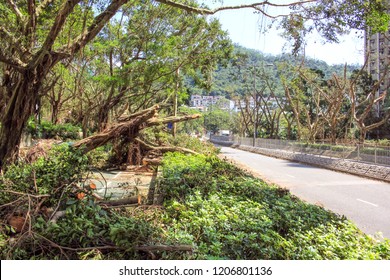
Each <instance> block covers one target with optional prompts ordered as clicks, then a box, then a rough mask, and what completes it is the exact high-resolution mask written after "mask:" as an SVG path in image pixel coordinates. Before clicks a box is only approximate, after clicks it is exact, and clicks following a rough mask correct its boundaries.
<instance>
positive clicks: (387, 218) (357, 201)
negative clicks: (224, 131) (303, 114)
mask: <svg viewBox="0 0 390 280" xmlns="http://www.w3.org/2000/svg"><path fill="white" fill-rule="evenodd" d="M221 152H222V155H223V156H226V157H227V158H229V159H232V160H234V161H236V162H238V163H239V164H241V165H243V166H245V167H246V168H247V169H249V170H251V171H254V172H256V173H257V174H259V176H260V177H262V178H263V179H265V180H266V181H268V182H272V183H275V184H277V185H279V186H281V187H285V188H287V189H289V190H290V191H291V193H292V194H294V195H295V196H298V197H300V198H301V199H303V200H305V201H307V202H310V203H315V204H319V205H321V206H323V207H324V208H326V209H329V210H331V211H333V212H335V213H338V214H341V215H345V216H346V217H347V218H348V219H350V220H351V221H353V222H354V223H355V224H356V225H357V226H358V227H359V228H360V229H361V230H362V231H363V232H365V233H368V234H375V233H378V232H380V233H382V234H383V236H384V237H386V238H390V184H388V183H385V182H380V181H375V180H370V179H365V178H362V177H359V176H354V175H349V174H344V173H340V172H335V171H331V170H327V169H322V168H319V167H314V166H309V165H305V164H301V163H296V162H291V161H288V160H282V159H275V158H272V157H267V156H263V155H259V154H254V153H250V152H246V151H241V150H237V149H232V148H227V147H222V150H221Z"/></svg>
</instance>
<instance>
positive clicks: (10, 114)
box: [0, 70, 41, 169]
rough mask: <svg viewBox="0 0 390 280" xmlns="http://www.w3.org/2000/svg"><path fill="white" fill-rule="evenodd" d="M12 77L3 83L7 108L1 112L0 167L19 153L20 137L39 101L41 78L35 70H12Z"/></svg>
mask: <svg viewBox="0 0 390 280" xmlns="http://www.w3.org/2000/svg"><path fill="white" fill-rule="evenodd" d="M10 72H11V73H12V74H10V79H9V80H6V84H3V89H5V92H3V95H2V97H1V98H4V99H6V98H7V99H6V100H4V101H5V102H4V104H5V108H4V111H3V112H2V114H1V128H0V169H1V168H2V167H3V166H4V165H5V164H6V162H7V161H9V160H13V159H15V158H16V157H17V155H18V150H19V144H20V139H21V136H22V132H23V129H24V127H25V125H26V123H27V120H28V118H29V117H30V116H31V114H32V113H33V112H34V109H35V105H36V103H37V101H38V91H39V88H40V85H41V82H40V79H38V78H37V77H36V75H34V71H27V70H26V71H24V72H23V73H20V72H17V71H12V70H11V71H10Z"/></svg>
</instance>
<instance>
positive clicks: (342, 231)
mask: <svg viewBox="0 0 390 280" xmlns="http://www.w3.org/2000/svg"><path fill="white" fill-rule="evenodd" d="M229 166H230V167H229ZM161 187H162V188H163V190H164V193H165V194H166V197H165V198H166V201H165V204H164V205H165V207H166V211H167V213H166V215H165V216H164V217H165V219H164V224H165V225H167V227H168V228H169V234H170V235H171V236H175V237H176V238H178V239H180V238H182V242H185V243H189V242H191V243H192V244H193V246H194V247H195V248H197V250H196V253H195V254H194V255H193V256H192V257H193V258H199V259H205V258H212V259H218V258H222V259H388V258H389V256H390V243H389V241H388V240H385V241H378V240H375V239H374V238H372V237H370V236H368V235H365V234H363V233H362V232H361V231H359V229H358V228H357V227H356V226H355V225H354V224H352V223H351V222H350V221H348V220H347V219H346V218H345V217H342V216H339V215H337V214H335V213H332V212H330V211H327V210H325V209H323V208H321V207H319V206H316V205H311V204H308V203H305V202H303V201H301V200H299V199H298V198H297V197H294V196H292V195H291V194H290V193H289V192H288V191H287V190H284V189H280V188H278V187H275V186H269V185H267V184H266V183H264V182H263V181H261V180H258V179H255V178H253V177H252V176H249V175H247V174H245V173H244V172H243V171H241V170H239V169H237V168H236V167H231V165H230V164H229V163H227V162H225V161H221V160H219V159H218V158H207V157H204V156H183V155H180V154H168V155H166V157H165V158H164V161H163V181H162V182H161ZM186 257H188V256H182V258H186Z"/></svg>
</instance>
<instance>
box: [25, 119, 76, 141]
mask: <svg viewBox="0 0 390 280" xmlns="http://www.w3.org/2000/svg"><path fill="white" fill-rule="evenodd" d="M26 130H27V132H28V133H30V134H31V135H32V136H33V137H34V138H42V139H51V138H59V139H62V140H75V139H79V138H80V135H79V132H80V131H81V129H80V127H78V126H75V125H72V124H70V123H64V124H53V123H51V122H49V121H44V120H43V121H41V123H40V124H37V123H36V122H35V121H34V120H33V119H30V120H29V122H28V123H27V127H26Z"/></svg>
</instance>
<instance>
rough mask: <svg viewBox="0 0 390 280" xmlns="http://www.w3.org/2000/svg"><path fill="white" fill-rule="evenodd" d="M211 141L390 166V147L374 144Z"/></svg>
mask: <svg viewBox="0 0 390 280" xmlns="http://www.w3.org/2000/svg"><path fill="white" fill-rule="evenodd" d="M210 140H211V141H215V142H220V143H226V144H230V145H233V144H235V145H244V146H251V147H258V148H263V149H272V150H283V151H289V152H293V153H295V152H296V153H304V154H311V155H317V156H324V157H331V158H339V159H348V160H354V161H358V162H367V163H375V164H381V165H388V166H390V147H388V146H379V145H372V144H355V145H351V144H337V145H335V144H330V143H326V142H317V143H306V142H300V141H294V140H280V139H261V138H257V139H256V140H255V143H254V139H253V138H243V137H237V136H216V135H212V136H211V137H210Z"/></svg>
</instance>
